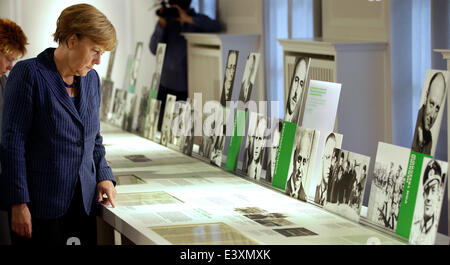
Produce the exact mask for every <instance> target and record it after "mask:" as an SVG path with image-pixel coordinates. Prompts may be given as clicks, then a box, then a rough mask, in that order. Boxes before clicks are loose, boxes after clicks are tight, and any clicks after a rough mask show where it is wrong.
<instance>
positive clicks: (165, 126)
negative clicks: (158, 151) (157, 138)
mask: <svg viewBox="0 0 450 265" xmlns="http://www.w3.org/2000/svg"><path fill="white" fill-rule="evenodd" d="M175 101H176V97H175V96H173V95H167V99H166V107H165V109H164V119H163V123H162V127H161V144H162V145H165V146H167V143H168V141H169V137H170V135H169V134H170V126H171V124H172V118H173V111H174V108H175Z"/></svg>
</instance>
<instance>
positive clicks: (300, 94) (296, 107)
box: [284, 57, 310, 123]
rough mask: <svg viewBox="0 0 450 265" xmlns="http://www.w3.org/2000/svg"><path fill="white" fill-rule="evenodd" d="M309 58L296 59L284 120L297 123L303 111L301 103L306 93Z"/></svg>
mask: <svg viewBox="0 0 450 265" xmlns="http://www.w3.org/2000/svg"><path fill="white" fill-rule="evenodd" d="M309 62H310V59H309V58H304V57H300V58H298V59H297V60H296V63H295V69H294V74H293V76H292V80H291V83H290V86H289V92H288V96H287V100H286V110H285V112H284V120H285V121H288V122H293V123H297V122H298V118H299V115H300V111H301V105H302V102H303V98H304V95H305V89H306V81H307V77H308V69H309Z"/></svg>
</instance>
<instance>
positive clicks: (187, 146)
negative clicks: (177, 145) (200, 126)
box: [181, 98, 195, 156]
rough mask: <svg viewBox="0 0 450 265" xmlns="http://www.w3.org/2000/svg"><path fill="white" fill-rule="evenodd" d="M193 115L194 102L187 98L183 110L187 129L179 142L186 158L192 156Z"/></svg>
mask: <svg viewBox="0 0 450 265" xmlns="http://www.w3.org/2000/svg"><path fill="white" fill-rule="evenodd" d="M194 114H195V113H194V100H193V99H191V98H188V99H187V103H186V110H185V115H186V117H185V124H186V126H187V127H186V131H185V134H184V135H183V136H182V141H181V142H182V152H183V153H184V154H185V155H188V156H190V155H192V148H193V146H194Z"/></svg>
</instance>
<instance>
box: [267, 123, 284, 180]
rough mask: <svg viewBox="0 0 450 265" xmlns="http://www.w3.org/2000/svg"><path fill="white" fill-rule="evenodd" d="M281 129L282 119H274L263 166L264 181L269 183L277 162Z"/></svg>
mask: <svg viewBox="0 0 450 265" xmlns="http://www.w3.org/2000/svg"><path fill="white" fill-rule="evenodd" d="M282 129H283V120H282V119H275V120H274V122H273V124H272V131H271V134H270V139H269V141H268V143H267V148H266V151H267V152H268V158H267V163H266V167H265V170H266V178H265V181H267V182H269V183H272V179H273V174H274V172H275V165H276V163H277V155H278V148H279V146H280V136H281V130H282Z"/></svg>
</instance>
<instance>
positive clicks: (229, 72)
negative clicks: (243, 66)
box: [220, 51, 239, 107]
mask: <svg viewBox="0 0 450 265" xmlns="http://www.w3.org/2000/svg"><path fill="white" fill-rule="evenodd" d="M238 55H239V52H238V51H229V52H228V59H227V65H226V68H225V78H224V80H223V88H222V96H221V98H220V104H221V105H222V106H223V107H225V106H226V103H227V101H230V100H231V95H232V94H233V84H234V77H235V74H236V67H237V62H238Z"/></svg>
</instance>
